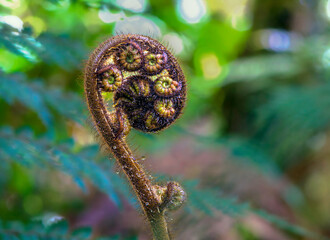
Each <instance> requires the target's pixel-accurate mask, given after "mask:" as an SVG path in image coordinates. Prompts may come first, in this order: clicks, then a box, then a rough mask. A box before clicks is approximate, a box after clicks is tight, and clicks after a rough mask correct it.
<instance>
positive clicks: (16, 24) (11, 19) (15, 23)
mask: <svg viewBox="0 0 330 240" xmlns="http://www.w3.org/2000/svg"><path fill="white" fill-rule="evenodd" d="M0 22H3V23H6V24H8V25H10V26H12V27H13V28H16V29H17V30H18V31H21V30H22V29H23V21H22V19H20V18H19V17H17V16H14V15H7V16H1V17H0Z"/></svg>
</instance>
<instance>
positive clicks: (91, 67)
mask: <svg viewBox="0 0 330 240" xmlns="http://www.w3.org/2000/svg"><path fill="white" fill-rule="evenodd" d="M85 94H86V98H87V103H88V106H89V110H90V113H91V115H92V117H93V120H94V123H95V125H96V128H97V130H98V132H99V134H100V135H101V136H102V138H103V140H104V142H105V143H106V145H107V146H108V147H109V150H110V151H111V152H112V153H113V155H114V157H115V158H116V159H117V161H118V163H119V164H120V165H121V166H122V168H123V170H124V172H125V174H126V175H127V177H128V179H129V180H130V183H131V184H132V186H133V188H134V190H135V192H136V194H137V196H138V198H139V200H140V203H141V205H142V207H143V210H144V212H145V214H146V216H147V218H148V220H149V222H150V224H151V228H152V230H153V233H154V237H155V239H169V237H168V231H167V226H166V222H165V219H164V212H165V211H166V210H170V209H176V208H178V207H179V206H180V205H181V204H182V202H183V201H184V199H185V193H184V191H183V189H182V187H180V185H179V184H178V183H172V182H170V183H168V185H167V187H162V186H158V185H154V184H152V183H151V181H150V179H149V178H148V177H147V175H146V173H145V172H144V170H143V168H142V167H141V166H140V165H139V164H138V162H137V161H136V158H135V157H134V156H133V154H132V152H131V150H130V148H129V146H128V145H127V143H126V140H125V137H126V135H127V134H128V133H129V131H130V129H131V128H135V129H137V130H140V131H143V132H158V131H161V130H163V129H165V128H167V127H169V126H170V125H171V124H173V123H174V122H175V120H176V119H178V117H179V116H180V114H181V113H182V110H183V108H184V106H185V100H186V79H185V77H184V74H183V72H182V70H181V67H180V66H179V64H178V62H177V60H176V59H175V57H174V56H173V55H172V54H171V53H170V52H169V51H168V50H167V49H166V48H165V47H164V46H163V45H162V44H161V43H159V42H158V41H156V40H154V39H152V38H150V37H146V36H142V35H136V34H134V35H131V34H128V35H118V36H114V37H112V38H110V39H109V40H107V41H105V42H104V43H102V44H101V45H99V47H98V48H97V49H96V50H95V51H94V52H93V53H92V55H91V57H90V59H89V61H88V62H87V65H86V69H85ZM109 94H112V95H110V96H112V99H113V104H112V108H113V110H112V111H109V110H108V108H107V105H106V101H105V96H109ZM162 190H163V191H162Z"/></svg>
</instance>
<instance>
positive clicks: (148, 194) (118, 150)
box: [85, 67, 170, 240]
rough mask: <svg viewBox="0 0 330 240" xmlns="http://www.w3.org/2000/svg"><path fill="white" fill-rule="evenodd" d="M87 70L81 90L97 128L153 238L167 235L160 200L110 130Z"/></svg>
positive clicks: (163, 239) (160, 239) (162, 238)
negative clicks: (121, 171)
mask: <svg viewBox="0 0 330 240" xmlns="http://www.w3.org/2000/svg"><path fill="white" fill-rule="evenodd" d="M91 71H92V70H91V68H88V67H87V71H86V72H87V73H86V76H85V94H86V97H87V103H88V107H89V110H90V112H91V114H92V117H93V120H94V123H95V124H96V127H97V130H98V132H99V133H100V135H101V136H102V138H103V140H104V142H105V143H106V144H107V146H108V147H109V149H110V151H111V152H112V153H113V155H114V157H115V158H116V160H117V161H118V163H119V164H120V166H121V167H122V168H123V171H124V172H125V174H126V176H127V178H128V179H129V181H130V183H131V185H132V186H133V189H134V191H135V193H136V195H137V197H138V199H139V201H140V204H141V206H142V209H143V210H144V212H145V215H146V216H147V218H148V221H149V223H150V226H151V229H152V232H153V235H154V239H156V240H167V239H170V238H169V234H168V230H167V224H166V221H165V216H164V211H161V210H160V205H161V200H160V198H159V197H158V196H157V193H156V191H155V188H154V186H153V185H152V184H151V181H150V179H149V178H148V177H147V175H146V173H145V172H144V170H143V169H142V167H141V166H140V164H139V163H138V162H137V161H136V159H135V158H134V156H133V154H132V152H131V151H130V149H129V147H128V145H127V143H126V141H125V137H119V138H118V135H117V134H116V132H114V126H112V125H113V122H111V119H110V116H109V113H108V110H107V109H106V107H105V104H104V101H103V98H102V95H101V91H100V90H99V89H98V87H97V81H95V79H94V78H91V75H92V73H91Z"/></svg>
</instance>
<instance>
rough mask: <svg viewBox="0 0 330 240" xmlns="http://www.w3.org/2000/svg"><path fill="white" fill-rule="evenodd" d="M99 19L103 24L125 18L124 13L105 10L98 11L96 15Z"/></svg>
mask: <svg viewBox="0 0 330 240" xmlns="http://www.w3.org/2000/svg"><path fill="white" fill-rule="evenodd" d="M98 16H99V18H100V19H101V20H102V21H103V22H105V23H112V22H116V21H119V20H123V19H124V18H125V17H126V16H125V13H123V12H119V13H112V12H110V11H109V10H108V9H107V8H103V9H100V11H99V13H98Z"/></svg>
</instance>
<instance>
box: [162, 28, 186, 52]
mask: <svg viewBox="0 0 330 240" xmlns="http://www.w3.org/2000/svg"><path fill="white" fill-rule="evenodd" d="M163 39H164V42H165V43H166V44H167V46H168V47H169V48H170V49H171V50H172V52H173V53H174V54H180V53H181V52H182V51H183V41H182V39H181V38H180V37H179V35H178V34H175V33H168V34H166V35H165V36H164V38H163Z"/></svg>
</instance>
